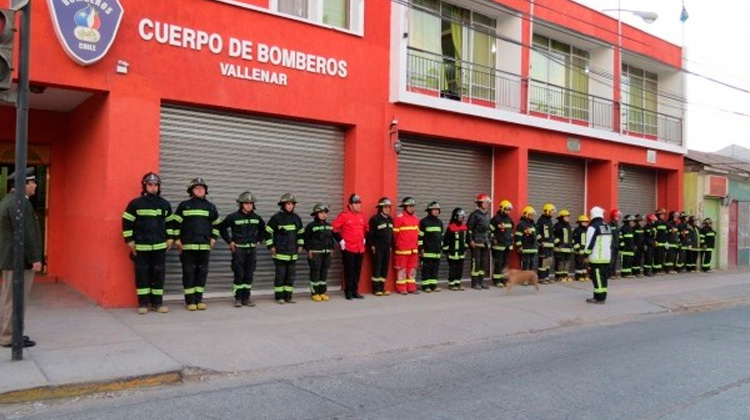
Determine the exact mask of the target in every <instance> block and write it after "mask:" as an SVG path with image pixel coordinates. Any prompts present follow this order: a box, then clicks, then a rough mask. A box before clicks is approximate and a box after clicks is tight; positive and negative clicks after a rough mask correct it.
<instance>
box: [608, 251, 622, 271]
mask: <svg viewBox="0 0 750 420" xmlns="http://www.w3.org/2000/svg"><path fill="white" fill-rule="evenodd" d="M621 269H622V259H621V257H620V250H619V249H617V248H613V249H612V260H611V261H610V262H609V275H610V276H612V277H617V276H618V273H619V271H620V270H621Z"/></svg>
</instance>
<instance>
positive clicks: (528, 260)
mask: <svg viewBox="0 0 750 420" xmlns="http://www.w3.org/2000/svg"><path fill="white" fill-rule="evenodd" d="M538 262H539V257H538V255H537V254H535V253H528V254H521V270H532V271H536V267H537V264H538Z"/></svg>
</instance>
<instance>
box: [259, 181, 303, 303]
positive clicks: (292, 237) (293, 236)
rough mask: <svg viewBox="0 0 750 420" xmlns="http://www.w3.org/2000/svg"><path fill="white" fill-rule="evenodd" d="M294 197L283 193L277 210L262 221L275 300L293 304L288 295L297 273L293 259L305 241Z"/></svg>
mask: <svg viewBox="0 0 750 420" xmlns="http://www.w3.org/2000/svg"><path fill="white" fill-rule="evenodd" d="M296 205H297V199H296V198H295V197H294V195H293V194H291V193H286V194H284V195H282V196H281V199H279V202H278V206H279V208H280V209H279V211H278V212H277V213H276V214H274V215H273V216H271V219H270V220H269V221H268V223H267V224H266V247H268V250H269V251H271V258H273V265H274V267H275V271H276V272H275V276H274V280H273V291H274V298H275V299H276V303H278V304H280V305H281V304H284V303H296V302H295V301H294V299H293V298H292V293H293V292H294V280H295V278H296V275H297V259H298V256H299V253H300V252H302V247H303V245H304V244H305V240H304V238H303V235H304V234H305V228H304V226H303V225H302V219H301V218H300V217H299V215H298V214H297V213H295V212H294V207H295V206H296Z"/></svg>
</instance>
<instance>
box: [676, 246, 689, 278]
mask: <svg viewBox="0 0 750 420" xmlns="http://www.w3.org/2000/svg"><path fill="white" fill-rule="evenodd" d="M686 259H687V249H685V248H683V247H679V248H677V257H676V258H675V263H674V266H675V269H676V270H677V271H679V272H682V271H683V270H684V269H685V262H686Z"/></svg>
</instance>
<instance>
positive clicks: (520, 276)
mask: <svg viewBox="0 0 750 420" xmlns="http://www.w3.org/2000/svg"><path fill="white" fill-rule="evenodd" d="M503 273H505V278H506V282H505V287H506V289H505V294H506V295H507V294H508V293H510V288H511V287H513V286H515V285H517V284H521V285H523V284H529V283H530V284H532V285H534V287H535V288H536V291H537V292H539V277H538V276H537V275H536V271H531V270H516V269H515V268H511V269H505V270H503Z"/></svg>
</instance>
